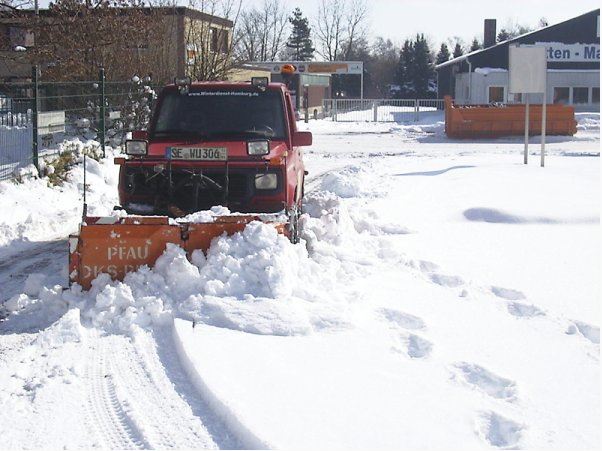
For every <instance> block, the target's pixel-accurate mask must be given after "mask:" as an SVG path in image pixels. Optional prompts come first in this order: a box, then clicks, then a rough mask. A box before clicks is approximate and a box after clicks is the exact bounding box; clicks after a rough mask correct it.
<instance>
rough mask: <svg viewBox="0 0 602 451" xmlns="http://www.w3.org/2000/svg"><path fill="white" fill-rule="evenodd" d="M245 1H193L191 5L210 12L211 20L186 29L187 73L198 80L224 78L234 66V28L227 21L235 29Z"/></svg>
mask: <svg viewBox="0 0 602 451" xmlns="http://www.w3.org/2000/svg"><path fill="white" fill-rule="evenodd" d="M241 4H242V0H190V3H189V6H190V7H191V8H194V9H196V10H199V11H201V12H203V13H206V14H208V16H207V20H199V21H194V22H191V23H190V24H189V26H188V27H187V28H186V30H187V31H186V36H185V45H186V51H187V58H186V64H187V69H188V70H187V73H188V74H189V75H190V76H191V77H192V78H193V79H194V80H223V79H225V78H226V77H227V75H228V73H229V72H230V70H231V69H232V68H233V67H234V65H235V61H234V59H233V58H232V54H233V47H234V45H233V44H234V41H233V38H232V30H231V29H230V28H229V27H228V26H225V25H224V24H223V20H224V19H225V20H228V21H232V22H233V24H234V29H235V28H236V23H237V21H238V18H239V15H240V9H241ZM218 18H219V19H218Z"/></svg>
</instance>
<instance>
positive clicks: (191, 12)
mask: <svg viewBox="0 0 602 451" xmlns="http://www.w3.org/2000/svg"><path fill="white" fill-rule="evenodd" d="M116 9H119V10H122V11H124V12H126V11H128V10H133V9H138V10H142V11H144V12H145V13H146V14H150V13H151V12H159V13H161V14H163V15H174V16H184V17H189V18H191V19H196V20H202V21H204V22H210V23H213V24H216V25H220V26H223V27H227V28H232V27H233V26H234V22H232V21H231V20H229V19H224V18H223V17H218V16H214V15H211V14H208V13H206V12H203V11H199V10H198V9H193V8H188V7H186V6H159V7H148V6H144V7H141V8H130V7H126V8H116ZM34 14H35V10H34V9H17V10H14V11H12V10H11V11H8V10H0V18H8V19H17V18H19V16H21V17H23V16H26V17H27V16H33V15H34ZM39 14H40V16H46V17H48V16H51V15H52V10H50V9H47V8H46V9H40V10H39Z"/></svg>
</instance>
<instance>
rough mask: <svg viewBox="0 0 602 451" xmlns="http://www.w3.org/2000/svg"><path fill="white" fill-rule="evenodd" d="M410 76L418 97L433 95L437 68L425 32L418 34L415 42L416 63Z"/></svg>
mask: <svg viewBox="0 0 602 451" xmlns="http://www.w3.org/2000/svg"><path fill="white" fill-rule="evenodd" d="M410 68H411V70H410V76H411V80H412V82H413V85H414V91H415V93H414V94H415V96H416V97H417V98H425V97H431V96H432V93H433V89H434V76H435V68H434V66H433V61H432V55H431V52H430V49H429V45H428V42H426V39H425V38H424V35H423V34H420V35H416V41H415V42H414V64H412V66H410Z"/></svg>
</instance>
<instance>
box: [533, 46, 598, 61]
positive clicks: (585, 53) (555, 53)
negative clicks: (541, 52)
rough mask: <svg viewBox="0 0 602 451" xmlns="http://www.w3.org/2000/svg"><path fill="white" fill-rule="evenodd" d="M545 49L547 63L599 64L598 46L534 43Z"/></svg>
mask: <svg viewBox="0 0 602 451" xmlns="http://www.w3.org/2000/svg"><path fill="white" fill-rule="evenodd" d="M535 45H537V46H543V47H545V48H546V57H547V59H548V61H553V62H555V63H599V62H600V44H563V43H562V42H536V43H535Z"/></svg>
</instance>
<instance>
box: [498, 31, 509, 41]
mask: <svg viewBox="0 0 602 451" xmlns="http://www.w3.org/2000/svg"><path fill="white" fill-rule="evenodd" d="M508 39H510V33H508V30H506V29H505V28H502V29H501V30H500V32H499V33H498V34H497V42H504V41H507V40H508Z"/></svg>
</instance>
